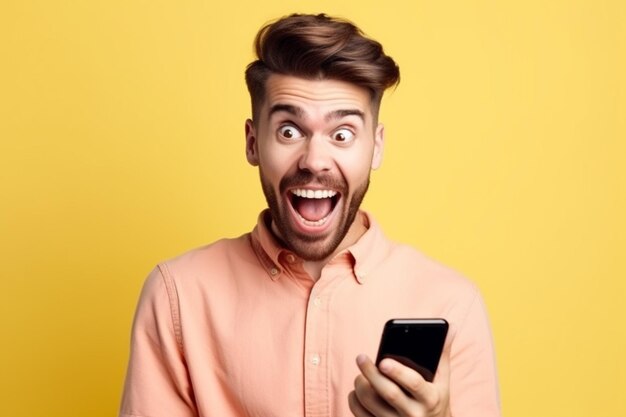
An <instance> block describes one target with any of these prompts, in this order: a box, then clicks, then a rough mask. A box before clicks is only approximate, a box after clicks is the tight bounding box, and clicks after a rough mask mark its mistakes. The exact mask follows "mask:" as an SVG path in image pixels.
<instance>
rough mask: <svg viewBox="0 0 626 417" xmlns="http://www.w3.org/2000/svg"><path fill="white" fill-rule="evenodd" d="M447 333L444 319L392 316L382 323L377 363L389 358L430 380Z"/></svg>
mask: <svg viewBox="0 0 626 417" xmlns="http://www.w3.org/2000/svg"><path fill="white" fill-rule="evenodd" d="M447 334H448V322H447V321H446V320H445V319H438V318H437V319H393V320H389V321H388V322H387V323H386V324H385V328H384V330H383V335H382V338H381V340H380V347H379V348H378V355H377V357H376V365H378V364H379V363H380V361H382V360H383V359H384V358H392V359H395V360H396V361H398V362H400V363H402V364H403V365H406V366H408V367H410V368H412V369H414V370H415V371H417V372H419V373H420V374H421V375H422V376H423V377H424V379H425V380H427V381H429V382H432V381H433V379H434V377H435V373H436V372H437V367H438V366H439V359H440V358H441V352H442V351H443V346H444V343H445V341H446V335H447Z"/></svg>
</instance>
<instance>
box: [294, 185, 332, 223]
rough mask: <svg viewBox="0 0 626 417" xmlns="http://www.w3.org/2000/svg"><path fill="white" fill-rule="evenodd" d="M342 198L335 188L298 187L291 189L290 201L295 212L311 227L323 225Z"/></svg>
mask: <svg viewBox="0 0 626 417" xmlns="http://www.w3.org/2000/svg"><path fill="white" fill-rule="evenodd" d="M340 198H341V194H339V193H338V192H337V191H334V190H312V189H305V188H296V189H293V190H290V191H289V201H290V202H291V206H292V207H293V209H294V212H295V214H296V215H297V217H298V218H299V220H300V221H301V222H302V223H303V224H304V225H306V226H309V227H320V226H323V225H324V224H325V223H326V222H327V221H328V219H329V218H330V217H331V214H332V213H333V210H334V209H335V207H336V206H337V202H338V201H339V199H340Z"/></svg>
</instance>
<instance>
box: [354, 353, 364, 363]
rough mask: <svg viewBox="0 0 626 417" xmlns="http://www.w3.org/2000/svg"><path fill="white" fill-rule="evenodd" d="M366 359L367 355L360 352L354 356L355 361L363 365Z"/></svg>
mask: <svg viewBox="0 0 626 417" xmlns="http://www.w3.org/2000/svg"><path fill="white" fill-rule="evenodd" d="M366 360H367V356H365V355H364V354H363V353H361V354H360V355H359V356H357V357H356V363H357V364H359V365H363V364H364V363H365V361H366Z"/></svg>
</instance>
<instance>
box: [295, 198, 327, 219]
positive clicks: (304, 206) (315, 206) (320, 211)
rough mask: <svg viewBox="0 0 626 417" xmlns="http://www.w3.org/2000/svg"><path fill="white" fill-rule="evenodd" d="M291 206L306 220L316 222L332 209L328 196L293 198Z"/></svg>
mask: <svg viewBox="0 0 626 417" xmlns="http://www.w3.org/2000/svg"><path fill="white" fill-rule="evenodd" d="M293 208H295V209H296V211H297V212H298V213H300V215H301V216H302V217H304V218H305V219H306V220H309V221H312V222H316V221H318V220H321V219H323V218H324V217H326V216H328V213H330V211H331V210H332V204H331V200H330V198H297V197H296V198H294V202H293Z"/></svg>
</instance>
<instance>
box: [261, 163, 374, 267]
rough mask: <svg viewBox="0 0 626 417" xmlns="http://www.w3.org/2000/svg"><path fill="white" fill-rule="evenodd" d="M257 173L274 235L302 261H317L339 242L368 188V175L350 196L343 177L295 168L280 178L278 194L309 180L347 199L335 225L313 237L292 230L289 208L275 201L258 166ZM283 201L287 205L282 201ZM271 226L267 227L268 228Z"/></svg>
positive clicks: (282, 194)
mask: <svg viewBox="0 0 626 417" xmlns="http://www.w3.org/2000/svg"><path fill="white" fill-rule="evenodd" d="M259 173H260V176H261V186H262V188H263V194H265V200H266V201H267V205H268V207H269V210H270V215H271V216H272V221H273V222H274V225H275V226H276V228H277V229H278V232H279V234H280V236H277V237H278V238H279V239H280V240H281V241H282V243H283V244H284V245H285V247H286V248H287V249H289V250H291V251H292V252H293V253H295V254H296V255H298V256H299V257H300V258H302V259H304V260H306V261H321V260H323V259H326V258H327V257H328V256H330V255H331V254H332V253H333V252H334V251H335V250H336V249H337V247H338V246H339V244H340V243H341V242H342V241H343V239H344V238H345V236H346V234H347V233H348V230H350V226H352V223H353V222H354V219H355V218H356V215H357V213H358V212H359V208H360V207H361V202H362V201H363V198H364V197H365V194H366V193H367V189H368V187H369V182H370V178H369V175H368V177H367V179H366V180H365V182H364V183H363V184H361V185H360V186H358V187H357V188H356V189H355V190H354V193H353V194H352V196H351V197H349V189H348V184H347V182H346V181H345V179H344V178H334V177H331V176H329V175H325V176H316V175H314V174H312V173H310V172H309V171H298V172H297V173H296V174H294V175H291V176H288V177H284V178H283V179H282V180H281V181H280V184H279V191H280V196H281V197H282V196H284V195H285V191H286V190H287V189H288V188H296V187H298V186H306V185H307V184H310V183H311V182H314V181H315V182H316V183H317V184H321V185H323V186H325V187H328V188H329V189H333V190H336V191H338V192H339V193H340V195H341V197H340V198H341V200H344V199H347V198H350V200H349V201H340V202H338V203H337V205H338V204H339V203H341V204H342V205H341V208H342V209H343V211H342V212H341V213H336V214H335V215H336V216H339V223H338V225H337V227H336V228H334V229H332V230H331V231H330V234H329V235H324V236H315V235H309V234H304V233H302V232H300V231H297V230H294V228H293V227H292V226H291V224H290V220H289V218H288V216H290V214H289V209H288V207H285V206H284V205H283V206H281V204H280V203H279V197H278V196H277V195H276V192H275V191H274V188H273V187H272V185H271V184H269V183H267V182H266V181H265V180H264V175H263V171H262V170H261V169H259ZM285 204H291V203H290V202H285ZM337 209H339V207H337V206H335V207H333V210H337ZM270 229H271V228H270Z"/></svg>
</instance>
